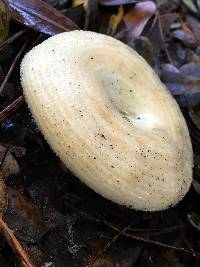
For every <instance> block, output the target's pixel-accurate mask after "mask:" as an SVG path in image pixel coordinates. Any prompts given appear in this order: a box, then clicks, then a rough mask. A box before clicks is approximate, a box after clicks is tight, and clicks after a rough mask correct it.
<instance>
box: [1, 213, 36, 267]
mask: <svg viewBox="0 0 200 267" xmlns="http://www.w3.org/2000/svg"><path fill="white" fill-rule="evenodd" d="M0 229H1V230H2V232H3V233H4V234H5V236H6V238H7V239H8V241H9V242H10V244H11V245H12V246H13V248H14V249H15V250H16V252H17V254H18V255H19V257H20V258H21V260H22V262H23V263H24V264H25V266H26V267H35V265H33V263H32V262H31V261H30V259H29V258H28V256H27V254H26V252H25V251H24V249H23V248H22V246H21V245H20V243H19V242H18V240H17V239H16V237H15V236H14V234H13V233H12V231H11V230H10V229H9V227H8V226H7V224H6V223H5V222H4V221H3V220H2V218H0Z"/></svg>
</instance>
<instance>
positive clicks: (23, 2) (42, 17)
mask: <svg viewBox="0 0 200 267" xmlns="http://www.w3.org/2000/svg"><path fill="white" fill-rule="evenodd" d="M9 7H10V13H11V17H12V19H13V20H15V21H17V22H19V23H21V24H23V25H26V26H27V27H29V28H32V29H34V30H35V31H39V32H42V33H45V34H48V35H55V34H57V33H60V32H64V31H72V30H77V29H79V27H78V26H77V25H76V23H75V22H73V21H72V20H71V19H69V18H67V17H65V16H64V15H63V14H62V13H61V12H60V11H58V10H57V9H55V8H53V7H52V6H50V5H49V4H47V3H45V2H43V1H41V0H31V1H27V0H9Z"/></svg>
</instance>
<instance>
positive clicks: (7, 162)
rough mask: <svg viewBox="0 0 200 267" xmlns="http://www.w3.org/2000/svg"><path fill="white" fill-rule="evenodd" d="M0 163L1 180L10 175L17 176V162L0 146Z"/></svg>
mask: <svg viewBox="0 0 200 267" xmlns="http://www.w3.org/2000/svg"><path fill="white" fill-rule="evenodd" d="M0 162H1V164H2V165H1V168H0V172H1V175H2V177H3V178H6V177H8V176H9V175H10V174H18V173H19V166H18V164H17V161H16V160H15V158H14V157H13V155H12V154H11V153H10V152H9V150H8V149H7V148H6V147H4V146H1V145H0Z"/></svg>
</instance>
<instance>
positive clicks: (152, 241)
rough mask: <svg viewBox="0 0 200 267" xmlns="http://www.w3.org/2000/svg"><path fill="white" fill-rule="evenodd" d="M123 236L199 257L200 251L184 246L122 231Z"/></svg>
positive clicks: (108, 224)
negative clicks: (176, 245)
mask: <svg viewBox="0 0 200 267" xmlns="http://www.w3.org/2000/svg"><path fill="white" fill-rule="evenodd" d="M104 223H105V224H106V225H107V226H109V227H110V228H112V229H113V230H115V231H116V232H121V230H120V229H119V228H118V227H116V226H114V225H112V224H110V223H108V222H106V221H104ZM122 234H123V235H124V236H126V237H129V238H132V239H135V240H138V241H143V242H146V243H149V244H153V245H157V246H161V247H165V248H170V249H174V250H178V251H182V252H185V253H188V254H191V255H192V256H194V257H197V256H198V257H200V252H196V251H191V250H188V249H186V248H179V247H175V246H172V245H168V244H165V243H162V242H160V241H157V240H152V239H149V238H146V237H143V236H139V235H134V234H130V233H125V232H123V233H122Z"/></svg>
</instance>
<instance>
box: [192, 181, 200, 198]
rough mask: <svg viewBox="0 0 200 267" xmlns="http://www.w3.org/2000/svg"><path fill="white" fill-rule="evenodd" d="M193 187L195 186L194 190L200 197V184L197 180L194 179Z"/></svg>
mask: <svg viewBox="0 0 200 267" xmlns="http://www.w3.org/2000/svg"><path fill="white" fill-rule="evenodd" d="M192 185H193V186H194V189H195V191H196V192H197V194H198V195H200V183H199V182H198V181H197V180H195V179H193V181H192Z"/></svg>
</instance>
